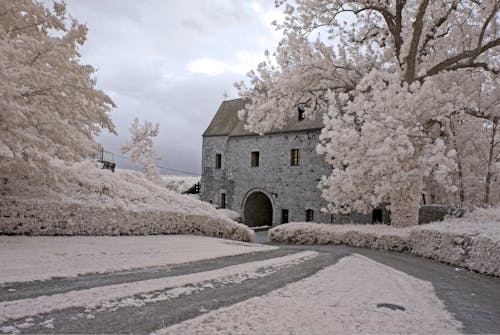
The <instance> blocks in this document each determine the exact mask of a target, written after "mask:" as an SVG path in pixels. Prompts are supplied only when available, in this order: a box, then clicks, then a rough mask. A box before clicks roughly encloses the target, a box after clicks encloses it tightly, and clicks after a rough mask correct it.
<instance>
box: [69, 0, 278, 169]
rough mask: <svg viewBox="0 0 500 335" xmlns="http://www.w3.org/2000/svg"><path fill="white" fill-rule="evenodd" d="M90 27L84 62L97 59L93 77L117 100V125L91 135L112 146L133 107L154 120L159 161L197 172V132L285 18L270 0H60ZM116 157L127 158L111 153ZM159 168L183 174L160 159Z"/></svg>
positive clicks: (122, 163)
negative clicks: (111, 131)
mask: <svg viewBox="0 0 500 335" xmlns="http://www.w3.org/2000/svg"><path fill="white" fill-rule="evenodd" d="M66 2H67V7H68V13H69V15H71V16H72V17H73V18H75V19H77V20H78V21H79V22H80V23H84V24H85V25H86V26H87V27H88V30H89V31H88V35H87V41H86V43H85V45H84V46H83V47H82V48H81V49H80V51H81V63H83V64H90V65H92V66H93V67H94V68H96V69H97V72H96V78H97V87H98V88H99V89H101V90H103V91H104V92H105V93H107V94H108V95H109V96H110V97H111V98H112V99H113V100H114V101H115V103H116V104H117V106H118V107H117V108H115V109H114V110H113V112H112V113H111V118H112V120H113V122H114V124H115V126H116V130H117V132H118V135H117V136H115V135H113V134H109V133H108V132H107V131H106V130H104V131H103V133H102V135H101V136H99V138H98V139H97V140H98V142H99V143H101V144H103V145H104V148H105V150H109V151H111V152H114V153H117V154H119V147H120V145H121V144H122V143H123V142H125V141H126V140H127V138H128V137H129V135H130V134H129V130H128V128H129V126H130V124H131V123H132V121H133V119H134V118H135V117H137V118H139V120H140V121H144V120H149V121H152V122H153V123H156V122H158V123H159V125H160V135H159V136H158V137H157V138H156V139H155V144H154V149H155V151H156V152H157V153H158V154H159V155H160V156H161V160H159V161H158V162H157V164H158V165H159V166H162V167H167V168H170V169H173V170H180V171H187V172H191V173H194V174H199V173H200V172H201V146H202V137H201V135H202V133H203V132H204V131H205V129H206V128H207V127H208V124H209V123H210V121H211V119H212V117H213V116H214V114H215V112H216V111H217V109H218V107H219V105H220V104H221V103H222V101H223V100H224V99H225V98H224V93H225V92H227V94H228V98H227V99H235V98H238V93H237V90H236V89H235V88H234V86H233V85H234V83H235V82H237V81H241V80H246V79H247V76H246V74H247V73H248V71H250V70H252V69H255V68H256V67H257V65H258V64H259V62H261V61H263V60H264V52H265V50H266V49H268V50H270V51H272V50H274V49H275V48H276V46H277V43H278V41H279V40H280V36H281V33H280V32H277V31H276V30H275V28H274V27H273V26H272V25H271V22H272V21H274V20H278V21H280V20H282V19H283V14H282V13H281V9H277V8H275V7H274V1H272V0H255V1H251V0H141V1H137V0H67V1H66ZM114 160H115V162H116V163H117V165H118V167H122V168H131V167H132V165H131V164H130V163H129V162H127V161H126V160H125V159H123V158H120V157H119V156H117V155H115V156H114ZM160 172H161V173H162V174H181V173H177V172H175V171H172V170H166V169H160Z"/></svg>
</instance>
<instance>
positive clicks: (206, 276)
mask: <svg viewBox="0 0 500 335" xmlns="http://www.w3.org/2000/svg"><path fill="white" fill-rule="evenodd" d="M317 255H318V253H317V252H315V251H304V252H300V253H296V254H291V255H287V256H282V257H275V258H271V259H266V260H262V261H256V262H249V263H243V264H238V265H233V266H228V267H224V268H221V269H217V270H211V271H203V272H196V273H192V274H188V275H180V276H173V277H163V278H157V279H149V280H144V281H137V282H131V283H125V284H116V285H108V286H101V287H95V288H90V289H84V290H79V291H71V292H68V293H62V294H54V295H51V296H40V297H37V298H32V299H20V300H13V301H5V302H0V324H2V323H4V322H5V321H7V320H9V319H18V318H23V317H27V316H33V315H37V314H40V313H44V312H49V311H54V310H61V309H64V308H69V307H76V306H80V307H86V308H87V309H91V308H97V307H101V308H116V307H124V306H137V304H139V305H140V304H141V302H138V301H136V300H135V299H134V300H130V299H126V300H123V301H121V302H118V303H116V301H117V300H119V299H123V298H127V297H132V296H134V295H138V294H141V293H148V292H155V291H160V290H167V291H166V292H162V294H164V295H163V296H162V297H161V298H160V300H158V299H156V300H154V299H153V300H150V301H151V302H155V301H162V300H168V299H170V298H173V297H176V296H179V295H181V294H185V293H186V292H187V294H190V293H191V292H192V290H191V289H190V287H191V286H194V285H203V284H207V283H209V284H212V282H217V283H220V284H222V285H230V284H234V283H240V282H243V281H245V280H248V279H252V278H261V277H265V276H268V275H270V274H272V273H274V272H276V271H278V270H279V269H282V268H285V267H289V266H293V265H296V264H299V263H301V262H304V261H307V260H309V259H311V258H314V257H316V256H317ZM204 288H210V286H205V287H204ZM186 289H187V291H186ZM201 289H203V288H200V290H201ZM172 290H174V291H173V292H172ZM109 302H115V303H112V304H109ZM89 311H90V310H89Z"/></svg>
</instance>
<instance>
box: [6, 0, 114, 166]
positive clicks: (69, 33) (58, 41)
mask: <svg viewBox="0 0 500 335" xmlns="http://www.w3.org/2000/svg"><path fill="white" fill-rule="evenodd" d="M0 13H2V19H1V20H0V64H1V66H0V91H1V92H2V93H1V98H0V111H1V113H2V114H1V124H0V146H6V147H8V148H9V150H10V151H11V153H12V155H13V156H14V157H16V158H18V159H25V160H29V161H39V160H42V159H47V158H49V157H58V158H61V159H65V160H78V159H81V158H83V157H86V156H88V154H89V153H90V152H91V151H92V150H93V149H94V147H95V142H94V139H93V136H94V135H97V134H99V132H100V129H101V128H107V129H108V130H110V131H111V132H114V126H113V123H112V122H111V119H110V118H109V116H108V113H109V111H110V110H111V109H112V107H114V106H115V105H114V103H113V101H112V100H111V99H110V98H109V97H108V96H107V95H106V94H104V93H103V92H102V91H99V90H97V89H96V88H95V81H94V80H93V78H92V76H93V74H94V69H93V68H92V67H91V66H88V65H81V64H79V63H78V62H79V53H78V50H77V46H78V45H81V44H83V43H84V41H85V38H86V33H87V29H86V27H85V26H84V25H81V24H78V22H76V21H69V20H68V19H66V6H65V4H64V3H62V2H61V3H59V2H56V3H55V4H54V12H51V11H50V10H48V9H46V8H45V7H44V6H43V4H41V3H38V2H34V1H31V0H20V1H2V2H1V3H0ZM68 21H69V22H68ZM66 24H68V25H67V26H66ZM54 32H55V33H54ZM54 35H57V36H58V37H55V36H54Z"/></svg>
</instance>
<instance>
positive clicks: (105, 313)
mask: <svg viewBox="0 0 500 335" xmlns="http://www.w3.org/2000/svg"><path fill="white" fill-rule="evenodd" d="M346 255H347V254H346V253H342V254H335V255H333V254H330V253H320V254H319V255H316V257H313V258H309V259H307V260H305V261H303V262H296V263H295V264H289V266H283V267H280V268H279V269H276V271H274V272H272V273H268V274H267V275H266V276H255V277H254V278H246V279H245V280H239V281H238V282H237V283H228V282H227V283H224V281H223V280H222V281H220V280H219V281H217V280H212V281H207V282H205V284H207V286H210V285H212V286H213V287H207V288H205V289H203V290H201V291H196V292H195V293H194V294H186V295H179V296H177V297H176V298H172V299H171V300H165V301H159V302H156V303H147V304H145V305H142V306H133V304H130V306H127V307H121V308H117V309H114V308H111V309H109V308H108V309H104V310H100V311H99V310H98V309H86V308H84V307H72V308H67V309H63V310H59V311H53V312H50V313H44V314H40V315H38V316H34V317H32V318H29V319H19V320H17V324H18V325H19V324H20V325H23V323H24V324H25V325H24V326H26V321H27V324H28V326H27V327H26V328H23V329H18V330H19V331H20V332H23V333H30V334H33V333H62V334H65V333H89V334H90V333H103V334H104V333H134V334H135V333H137V334H145V333H150V332H152V331H154V330H157V329H160V328H163V327H167V326H169V325H173V324H176V323H179V322H181V321H184V320H187V319H191V318H193V317H196V316H198V315H201V314H203V313H206V312H207V311H209V310H214V309H217V308H220V307H224V306H229V305H232V304H235V303H238V302H240V301H243V300H246V299H248V298H251V297H254V296H259V295H264V294H266V293H268V292H270V291H273V290H275V289H278V288H281V287H283V286H285V285H287V284H288V283H292V282H295V281H298V280H301V279H304V278H307V277H309V276H311V275H313V274H315V273H316V272H318V271H320V270H321V269H323V268H324V267H326V266H328V265H332V264H334V263H336V262H337V261H338V260H339V259H340V258H342V257H344V256H346ZM242 265H243V264H242ZM257 271H266V268H265V267H264V268H262V269H261V270H257ZM240 274H241V273H240ZM240 279H243V278H240ZM193 286H194V287H193ZM184 288H188V289H189V288H194V289H196V286H195V285H187V286H185V287H183V288H181V289H184ZM158 293H160V294H161V293H162V292H158ZM163 293H165V292H163ZM131 298H137V299H139V300H140V299H143V298H144V297H143V296H141V295H137V296H134V297H131ZM269 317H272V315H270V316H269ZM11 324H12V322H10V324H9V325H11ZM44 325H45V326H44ZM47 325H48V326H49V327H54V328H47V327H46V326H47ZM0 329H1V327H0ZM0 332H1V331H0Z"/></svg>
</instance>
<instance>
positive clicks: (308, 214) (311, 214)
mask: <svg viewBox="0 0 500 335" xmlns="http://www.w3.org/2000/svg"><path fill="white" fill-rule="evenodd" d="M312 221H314V211H313V210H312V209H306V222H312Z"/></svg>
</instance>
